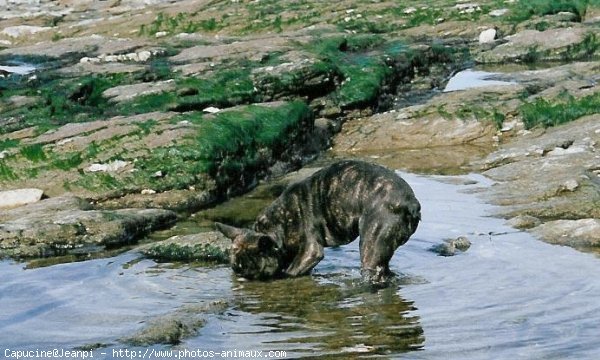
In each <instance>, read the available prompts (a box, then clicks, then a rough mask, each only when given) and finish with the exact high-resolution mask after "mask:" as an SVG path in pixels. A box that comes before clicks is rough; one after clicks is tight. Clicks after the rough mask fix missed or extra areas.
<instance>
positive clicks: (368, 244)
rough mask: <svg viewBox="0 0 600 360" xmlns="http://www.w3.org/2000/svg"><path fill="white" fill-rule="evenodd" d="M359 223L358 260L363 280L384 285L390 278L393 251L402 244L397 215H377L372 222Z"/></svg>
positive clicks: (363, 221)
mask: <svg viewBox="0 0 600 360" xmlns="http://www.w3.org/2000/svg"><path fill="white" fill-rule="evenodd" d="M361 220H362V221H360V260H361V274H362V276H363V279H364V280H365V281H367V282H369V283H371V284H385V283H386V281H387V279H388V278H389V277H391V276H392V272H391V271H390V268H389V263H390V260H391V259H392V256H394V251H396V248H397V247H398V246H399V245H400V244H402V243H403V242H402V241H401V239H400V238H399V237H401V234H402V231H401V229H399V226H401V225H400V224H399V221H398V215H396V214H393V213H389V214H387V215H378V216H377V218H376V219H372V221H369V220H365V219H361Z"/></svg>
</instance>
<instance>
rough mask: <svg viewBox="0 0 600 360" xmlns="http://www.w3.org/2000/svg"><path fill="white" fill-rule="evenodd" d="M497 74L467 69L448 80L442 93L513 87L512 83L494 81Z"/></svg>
mask: <svg viewBox="0 0 600 360" xmlns="http://www.w3.org/2000/svg"><path fill="white" fill-rule="evenodd" d="M497 75H498V73H493V72H488V71H480V70H473V69H467V70H463V71H459V72H458V73H456V74H455V75H454V76H453V77H451V78H450V80H448V84H446V87H445V88H444V92H449V91H458V90H467V89H471V88H477V87H483V86H501V85H514V84H516V83H515V82H513V81H501V80H494V79H493V77H494V76H497Z"/></svg>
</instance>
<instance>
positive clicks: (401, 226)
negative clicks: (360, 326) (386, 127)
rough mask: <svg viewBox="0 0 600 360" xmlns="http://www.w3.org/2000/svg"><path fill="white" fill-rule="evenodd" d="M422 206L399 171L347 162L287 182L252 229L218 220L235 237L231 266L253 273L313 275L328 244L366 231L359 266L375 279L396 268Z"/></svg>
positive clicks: (265, 275) (262, 275)
mask: <svg viewBox="0 0 600 360" xmlns="http://www.w3.org/2000/svg"><path fill="white" fill-rule="evenodd" d="M420 209H421V205H420V204H419V201H418V200H417V199H416V198H415V195H414V193H413V191H412V189H411V188H410V186H409V185H408V184H407V183H406V182H405V181H404V180H403V179H401V178H400V177H399V176H398V175H397V174H396V173H395V172H393V171H391V170H388V169H386V168H384V167H381V166H378V165H374V164H370V163H366V162H361V161H341V162H338V163H336V164H333V165H331V166H329V167H327V168H324V169H322V170H320V171H318V172H316V173H315V174H314V175H312V176H311V177H309V178H307V179H305V180H303V181H301V182H298V183H295V184H292V185H291V186H289V187H288V188H287V189H286V190H285V191H284V192H283V193H282V194H281V196H279V198H278V199H277V200H275V201H274V202H273V203H272V204H271V205H270V206H269V207H267V208H266V209H265V210H264V211H263V212H262V213H261V214H260V215H259V216H258V218H257V220H256V222H255V224H254V230H248V229H237V228H233V227H231V226H227V225H223V224H219V223H217V224H216V225H217V228H218V229H219V230H220V231H221V232H222V233H223V234H225V235H226V236H227V237H229V238H231V239H232V240H233V245H232V251H231V263H232V267H233V269H234V270H235V271H236V272H237V273H238V274H240V275H242V276H244V277H247V278H269V277H274V276H277V275H281V273H283V275H287V276H299V275H304V274H307V273H309V272H310V271H311V269H312V268H313V267H314V266H315V265H317V263H318V262H319V261H321V259H323V255H324V252H323V248H324V247H327V246H337V245H343V244H347V243H349V242H352V241H353V240H354V239H356V237H357V236H359V235H360V245H359V247H360V257H361V265H362V267H361V272H362V275H363V277H364V278H365V280H367V281H369V282H372V283H382V282H385V280H386V279H387V277H388V276H389V275H390V274H391V273H390V270H389V267H388V266H389V261H390V259H391V258H392V256H393V255H394V251H395V250H396V249H397V248H398V247H399V246H400V245H403V244H404V243H406V241H407V240H408V238H409V237H410V236H411V235H412V234H413V233H414V232H415V231H416V229H417V225H418V223H419V220H420V219H421V213H420Z"/></svg>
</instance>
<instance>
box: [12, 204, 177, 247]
mask: <svg viewBox="0 0 600 360" xmlns="http://www.w3.org/2000/svg"><path fill="white" fill-rule="evenodd" d="M176 218H177V216H176V214H175V213H173V212H171V211H168V210H160V209H121V210H114V211H108V210H93V209H92V208H91V206H90V204H89V203H87V202H86V201H84V200H82V199H80V198H77V197H73V196H64V197H55V198H49V199H46V200H42V201H39V202H37V203H33V204H29V205H25V206H21V207H18V208H14V209H9V210H0V256H12V257H18V258H25V257H47V256H55V255H64V254H68V253H77V252H85V253H88V252H94V251H99V250H103V249H104V248H105V247H106V246H117V245H124V244H128V243H132V242H134V241H136V240H137V239H138V238H140V237H141V236H143V235H145V234H147V233H148V232H150V231H154V230H157V229H161V228H165V227H168V226H171V225H172V224H173V223H174V222H175V220H176Z"/></svg>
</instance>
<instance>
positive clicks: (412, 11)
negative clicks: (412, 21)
mask: <svg viewBox="0 0 600 360" xmlns="http://www.w3.org/2000/svg"><path fill="white" fill-rule="evenodd" d="M416 11H417V9H416V8H414V7H409V8H406V9H404V13H405V14H406V15H410V14H413V13H415V12H416Z"/></svg>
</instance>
